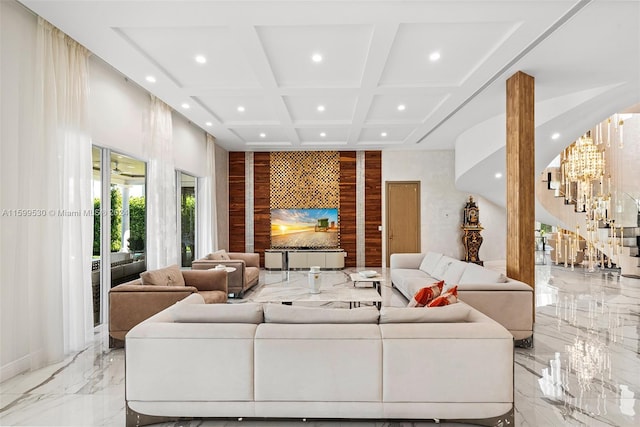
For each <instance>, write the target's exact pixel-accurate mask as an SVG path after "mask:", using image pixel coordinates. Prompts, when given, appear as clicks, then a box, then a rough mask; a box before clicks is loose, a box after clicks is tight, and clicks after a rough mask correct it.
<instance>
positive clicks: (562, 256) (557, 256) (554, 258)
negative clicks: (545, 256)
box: [547, 239, 587, 264]
mask: <svg viewBox="0 0 640 427" xmlns="http://www.w3.org/2000/svg"><path fill="white" fill-rule="evenodd" d="M561 244H562V247H561V248H560V252H556V250H557V246H558V242H557V240H556V239H549V240H548V241H547V246H550V247H551V252H549V258H550V259H551V263H553V264H555V263H558V264H564V263H565V261H566V262H567V264H571V261H572V259H571V258H572V257H567V249H568V248H569V245H568V243H567V240H566V239H565V240H563V242H562V243H561ZM586 247H587V242H586V241H585V240H583V239H580V240H578V248H577V250H576V254H575V255H576V256H575V259H573V263H574V264H582V262H583V261H584V251H585V248H586Z"/></svg>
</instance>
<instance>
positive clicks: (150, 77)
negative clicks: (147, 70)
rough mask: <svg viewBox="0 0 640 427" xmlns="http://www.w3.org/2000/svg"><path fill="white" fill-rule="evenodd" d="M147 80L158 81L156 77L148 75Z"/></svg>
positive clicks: (150, 81)
mask: <svg viewBox="0 0 640 427" xmlns="http://www.w3.org/2000/svg"><path fill="white" fill-rule="evenodd" d="M145 80H146V81H148V82H149V83H155V82H156V78H155V77H153V76H147V77H145Z"/></svg>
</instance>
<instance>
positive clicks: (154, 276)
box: [140, 264, 185, 286]
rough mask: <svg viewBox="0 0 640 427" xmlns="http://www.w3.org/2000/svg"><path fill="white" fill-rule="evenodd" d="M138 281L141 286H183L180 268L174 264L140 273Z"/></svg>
mask: <svg viewBox="0 0 640 427" xmlns="http://www.w3.org/2000/svg"><path fill="white" fill-rule="evenodd" d="M140 279H141V280H142V284H143V285H156V286H185V283H184V278H183V277H182V272H181V271H180V267H178V266H177V265H176V264H174V265H170V266H169V267H165V268H160V269H158V270H149V271H145V272H144V273H140Z"/></svg>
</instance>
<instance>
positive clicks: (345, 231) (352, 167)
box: [340, 151, 357, 267]
mask: <svg viewBox="0 0 640 427" xmlns="http://www.w3.org/2000/svg"><path fill="white" fill-rule="evenodd" d="M356 232H357V230H356V152H355V151H341V152H340V247H341V248H342V249H344V250H345V251H346V252H347V257H346V258H345V262H344V265H345V267H355V266H356V250H357V246H356Z"/></svg>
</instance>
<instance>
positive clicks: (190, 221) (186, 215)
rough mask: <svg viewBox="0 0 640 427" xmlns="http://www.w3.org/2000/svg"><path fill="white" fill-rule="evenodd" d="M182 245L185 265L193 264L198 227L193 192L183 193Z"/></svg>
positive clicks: (181, 212)
mask: <svg viewBox="0 0 640 427" xmlns="http://www.w3.org/2000/svg"><path fill="white" fill-rule="evenodd" d="M180 216H181V218H180V223H181V228H182V229H181V230H180V231H181V233H180V236H181V239H182V240H181V243H182V244H181V245H180V246H181V247H182V264H183V266H189V265H191V261H192V260H193V253H194V247H193V246H194V244H195V229H196V197H195V195H193V194H188V193H187V194H183V195H182V203H181V206H180Z"/></svg>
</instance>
